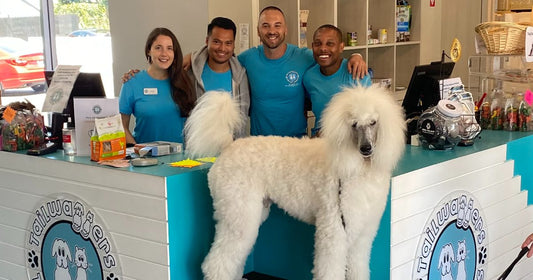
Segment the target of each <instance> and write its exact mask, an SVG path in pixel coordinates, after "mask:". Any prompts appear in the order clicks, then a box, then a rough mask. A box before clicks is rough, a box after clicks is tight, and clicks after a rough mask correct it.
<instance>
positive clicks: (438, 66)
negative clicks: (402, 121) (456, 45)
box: [402, 61, 455, 119]
mask: <svg viewBox="0 0 533 280" xmlns="http://www.w3.org/2000/svg"><path fill="white" fill-rule="evenodd" d="M454 66H455V63H454V62H441V61H437V62H432V63H431V64H429V65H419V66H415V68H414V70H413V75H412V76H411V81H410V82H409V86H408V87H407V92H406V93H405V97H404V99H403V102H402V107H403V108H404V110H405V116H406V118H407V119H410V118H413V117H415V116H418V115H420V114H421V113H422V112H423V111H424V110H426V109H427V108H429V107H431V106H435V105H437V103H439V100H440V98H441V97H440V87H439V80H442V79H447V78H449V77H450V75H451V74H452V71H453V67H454Z"/></svg>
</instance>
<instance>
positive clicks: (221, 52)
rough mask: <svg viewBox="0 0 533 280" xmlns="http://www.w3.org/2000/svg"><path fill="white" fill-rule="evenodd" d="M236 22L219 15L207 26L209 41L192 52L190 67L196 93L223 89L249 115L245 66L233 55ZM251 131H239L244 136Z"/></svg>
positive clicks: (189, 72)
mask: <svg viewBox="0 0 533 280" xmlns="http://www.w3.org/2000/svg"><path fill="white" fill-rule="evenodd" d="M236 30H237V28H236V26H235V23H234V22H233V21H232V20H231V19H228V18H224V17H216V18H214V19H213V20H212V21H211V23H209V25H208V26H207V38H206V39H205V43H206V45H205V46H204V47H202V48H201V49H200V50H199V51H196V52H193V53H192V54H191V67H190V68H189V70H188V74H189V77H190V79H191V80H192V81H193V83H194V86H195V89H196V95H197V96H198V97H200V96H201V95H202V94H204V93H205V92H206V91H210V90H223V91H227V92H229V93H230V94H231V95H232V96H233V98H234V99H235V100H237V101H238V103H239V105H240V108H241V112H242V114H243V115H244V116H248V111H249V108H250V88H249V85H248V77H247V75H246V70H245V69H244V67H242V66H241V64H240V63H239V61H238V60H237V58H236V57H235V56H234V55H233V52H234V50H235V33H236ZM247 134H248V132H247V131H245V130H244V129H243V130H242V131H239V132H237V135H236V136H237V137H243V136H245V135H247Z"/></svg>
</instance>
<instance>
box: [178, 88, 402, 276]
mask: <svg viewBox="0 0 533 280" xmlns="http://www.w3.org/2000/svg"><path fill="white" fill-rule="evenodd" d="M243 119H244V118H242V116H240V115H239V110H238V105H237V104H235V103H234V102H233V101H232V100H231V97H230V95H229V94H228V93H224V92H209V93H206V94H205V95H204V96H203V97H202V98H200V100H199V101H198V104H197V106H196V108H195V109H194V110H193V112H192V113H191V116H190V117H189V119H188V121H187V123H186V126H185V136H186V146H187V151H188V152H189V153H190V154H191V155H195V156H206V155H214V154H218V153H220V156H219V157H218V159H217V160H216V162H215V164H213V166H212V167H211V169H210V171H209V174H208V180H209V188H210V191H211V196H212V197H213V206H214V219H215V221H216V226H215V230H216V233H215V240H214V241H213V244H212V245H211V249H210V251H209V254H208V255H207V257H206V258H205V260H204V262H203V264H202V271H203V273H204V276H205V279H207V280H225V279H227V280H236V279H241V276H242V273H243V268H244V264H245V261H246V258H247V256H248V254H249V253H250V251H251V249H252V247H253V245H254V243H255V240H256V238H257V234H258V230H259V226H260V225H261V223H262V222H263V221H264V220H265V219H266V217H267V216H268V211H269V206H270V203H271V202H274V203H276V204H277V205H278V206H279V207H280V208H282V209H284V210H285V211H287V213H288V214H289V215H291V216H294V217H296V218H297V219H300V220H302V221H304V222H306V223H310V224H314V225H315V226H316V233H315V258H314V268H313V276H314V279H321V280H341V279H342V280H345V279H349V280H355V279H357V280H366V279H369V277H370V272H369V258H370V251H371V246H372V241H373V239H374V237H375V235H376V232H377V229H378V227H379V222H380V219H381V216H382V214H383V211H384V208H385V206H386V203H387V195H388V192H389V183H390V177H391V173H392V170H393V169H394V167H395V165H396V163H397V161H398V160H399V158H400V157H401V155H402V153H403V150H404V147H405V122H404V116H403V110H402V108H401V106H399V104H398V103H397V102H396V101H395V100H394V99H393V98H392V97H391V94H390V92H388V91H386V90H385V89H382V88H379V87H375V86H372V87H369V88H362V87H355V88H345V89H344V90H343V91H342V92H340V93H338V94H336V95H335V96H334V97H333V98H332V100H331V102H330V103H329V104H328V106H327V108H326V109H325V111H324V113H323V118H322V120H323V121H322V123H321V137H320V138H313V139H308V138H304V139H297V138H290V137H278V136H266V137H265V136H257V137H247V138H241V139H237V140H235V141H233V131H237V129H239V128H240V126H241V125H243V121H242V120H243Z"/></svg>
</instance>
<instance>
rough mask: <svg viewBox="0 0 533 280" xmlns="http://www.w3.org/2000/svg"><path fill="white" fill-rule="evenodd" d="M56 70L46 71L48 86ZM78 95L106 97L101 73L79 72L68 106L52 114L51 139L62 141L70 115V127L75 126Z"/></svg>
mask: <svg viewBox="0 0 533 280" xmlns="http://www.w3.org/2000/svg"><path fill="white" fill-rule="evenodd" d="M53 76H54V71H44V77H45V80H46V84H47V86H50V83H51V82H52V77H53ZM76 97H102V98H105V97H106V95H105V90H104V85H103V83H102V78H101V76H100V73H79V75H78V77H77V78H76V81H75V82H74V85H73V87H72V91H71V92H70V97H69V99H68V102H67V106H66V107H65V109H64V110H63V112H62V113H53V114H52V121H51V122H52V123H51V130H52V131H51V133H52V136H51V139H53V140H52V141H54V142H57V143H61V141H62V136H63V135H62V129H63V123H65V122H67V121H68V119H69V117H70V122H69V124H68V126H69V127H74V98H76Z"/></svg>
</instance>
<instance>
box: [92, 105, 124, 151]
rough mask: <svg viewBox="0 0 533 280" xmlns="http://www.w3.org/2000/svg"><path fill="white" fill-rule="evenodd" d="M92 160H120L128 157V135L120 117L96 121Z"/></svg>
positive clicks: (115, 116)
mask: <svg viewBox="0 0 533 280" xmlns="http://www.w3.org/2000/svg"><path fill="white" fill-rule="evenodd" d="M94 127H95V129H94V134H93V135H92V136H91V160H93V161H101V160H106V159H120V158H123V157H125V156H126V133H125V132H124V127H123V126H122V120H121V118H120V115H114V116H111V117H107V118H100V119H95V120H94Z"/></svg>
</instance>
